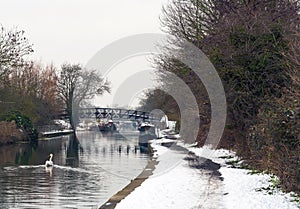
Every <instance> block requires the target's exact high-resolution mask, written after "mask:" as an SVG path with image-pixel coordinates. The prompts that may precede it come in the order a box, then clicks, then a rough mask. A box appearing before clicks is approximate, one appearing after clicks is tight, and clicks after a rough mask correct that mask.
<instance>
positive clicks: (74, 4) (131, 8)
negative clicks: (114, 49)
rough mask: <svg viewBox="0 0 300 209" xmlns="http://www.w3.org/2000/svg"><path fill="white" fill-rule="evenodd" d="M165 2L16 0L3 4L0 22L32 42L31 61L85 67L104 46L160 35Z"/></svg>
mask: <svg viewBox="0 0 300 209" xmlns="http://www.w3.org/2000/svg"><path fill="white" fill-rule="evenodd" d="M166 2H167V0H159V1H157V0H156V1H150V0H123V1H106V0H88V1H83V0H80V1H71V0H63V1H61V0H51V1H50V0H45V1H38V0H27V1H20V0H12V1H2V2H1V14H0V20H1V22H0V23H1V24H2V25H3V26H4V27H6V28H12V27H14V26H15V27H18V29H20V30H25V32H26V33H25V35H26V37H28V39H29V40H30V42H31V43H33V44H34V49H35V52H34V53H33V55H32V56H33V58H34V59H35V60H37V61H42V62H46V63H50V62H53V63H54V65H55V66H60V65H61V64H62V63H63V62H66V61H68V62H77V63H78V62H80V63H82V64H85V63H86V62H87V61H88V59H90V57H91V56H93V55H94V53H96V52H97V51H98V50H99V49H101V48H102V47H103V46H105V45H107V44H109V43H111V42H112V41H114V40H117V39H119V38H122V37H124V36H128V35H132V34H138V33H146V32H160V23H159V15H160V13H161V8H162V5H163V4H164V3H166Z"/></svg>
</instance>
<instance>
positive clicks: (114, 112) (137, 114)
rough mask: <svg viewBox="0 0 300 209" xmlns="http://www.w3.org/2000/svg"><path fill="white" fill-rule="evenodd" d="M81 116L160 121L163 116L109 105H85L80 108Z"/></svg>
mask: <svg viewBox="0 0 300 209" xmlns="http://www.w3.org/2000/svg"><path fill="white" fill-rule="evenodd" d="M79 117H80V118H92V117H94V118H96V119H111V120H116V121H122V120H123V121H125V120H132V121H159V120H160V119H161V118H159V116H157V115H155V114H153V113H152V114H151V113H150V112H145V111H140V110H129V109H122V108H108V107H84V108H80V109H79Z"/></svg>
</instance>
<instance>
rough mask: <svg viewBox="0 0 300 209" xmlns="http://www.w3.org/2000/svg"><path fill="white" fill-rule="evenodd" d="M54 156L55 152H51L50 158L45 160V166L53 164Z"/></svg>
mask: <svg viewBox="0 0 300 209" xmlns="http://www.w3.org/2000/svg"><path fill="white" fill-rule="evenodd" d="M52 157H53V154H52V153H51V154H50V158H49V160H47V161H46V162H45V166H46V167H50V166H53V162H52Z"/></svg>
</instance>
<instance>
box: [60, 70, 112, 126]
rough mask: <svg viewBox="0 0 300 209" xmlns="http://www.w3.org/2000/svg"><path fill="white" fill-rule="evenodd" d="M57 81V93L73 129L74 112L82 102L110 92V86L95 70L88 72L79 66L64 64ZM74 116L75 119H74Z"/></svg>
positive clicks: (74, 123)
mask: <svg viewBox="0 0 300 209" xmlns="http://www.w3.org/2000/svg"><path fill="white" fill-rule="evenodd" d="M61 69H62V70H61V73H60V77H59V79H58V92H59V96H60V98H61V99H62V100H63V102H64V104H65V107H66V111H67V115H68V116H69V119H70V122H71V126H72V127H73V128H74V129H75V128H76V123H77V118H76V114H74V113H76V110H78V108H79V106H80V104H81V103H82V102H83V101H84V100H89V99H92V98H93V97H94V96H95V95H102V94H103V93H105V92H108V93H109V92H110V84H109V82H108V81H105V80H104V78H102V77H101V76H100V75H98V74H97V73H96V70H91V71H88V70H86V69H83V68H82V67H81V66H80V65H79V64H73V65H72V64H64V65H62V67H61ZM74 116H75V117H74Z"/></svg>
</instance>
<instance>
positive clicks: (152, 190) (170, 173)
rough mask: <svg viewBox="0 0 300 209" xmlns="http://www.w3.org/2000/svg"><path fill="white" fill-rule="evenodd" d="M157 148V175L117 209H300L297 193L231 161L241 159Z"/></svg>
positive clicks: (220, 153) (186, 149) (228, 154)
mask: <svg viewBox="0 0 300 209" xmlns="http://www.w3.org/2000/svg"><path fill="white" fill-rule="evenodd" d="M161 142H162V141H159V140H156V141H154V142H153V143H152V147H153V149H154V150H155V153H154V156H155V157H156V158H157V159H156V161H158V164H157V165H155V169H154V171H153V174H152V175H151V176H150V177H149V178H147V179H146V180H145V181H144V182H143V183H141V185H140V186H139V187H137V188H135V190H134V191H133V192H131V193H130V194H129V195H128V196H126V197H125V198H124V199H123V200H121V202H120V203H118V204H117V205H116V208H117V209H135V208H136V209H141V208H142V209H156V208H157V209H185V208H187V209H198V208H204V209H210V208H211V209H223V208H224V209H225V208H226V209H236V208H243V209H256V208H262V209H297V208H298V207H297V203H295V202H292V200H293V198H292V197H291V194H285V193H283V192H281V191H280V190H279V189H273V190H271V193H272V194H271V195H270V194H268V193H270V190H265V188H272V186H270V184H271V183H270V182H271V181H272V178H273V177H271V176H270V175H266V174H254V175H250V174H249V172H250V170H245V169H236V168H232V167H231V166H229V165H228V164H227V163H226V161H228V160H236V159H237V157H235V155H234V153H232V152H230V151H228V150H211V149H210V148H208V147H203V148H193V147H185V145H184V144H181V143H180V142H178V143H177V144H179V145H180V146H177V145H172V146H171V147H170V148H167V147H164V146H161V145H160V143H161Z"/></svg>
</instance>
